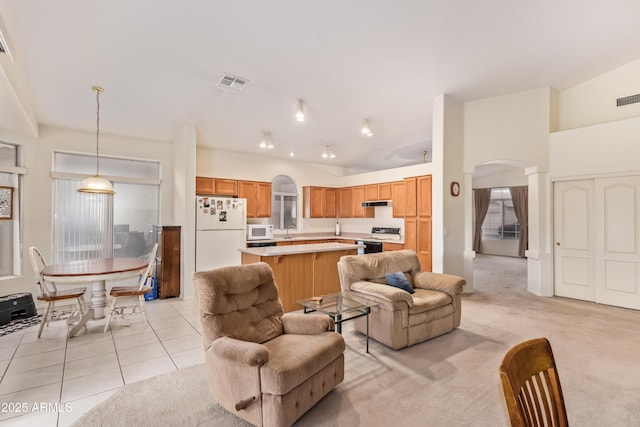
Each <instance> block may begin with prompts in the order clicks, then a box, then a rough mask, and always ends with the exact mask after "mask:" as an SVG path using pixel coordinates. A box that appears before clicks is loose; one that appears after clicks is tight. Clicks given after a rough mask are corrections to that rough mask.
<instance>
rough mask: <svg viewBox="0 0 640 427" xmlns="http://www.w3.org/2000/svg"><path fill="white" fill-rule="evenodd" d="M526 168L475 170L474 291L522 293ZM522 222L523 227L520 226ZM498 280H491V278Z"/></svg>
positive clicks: (500, 165) (505, 165)
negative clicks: (496, 288) (496, 289)
mask: <svg viewBox="0 0 640 427" xmlns="http://www.w3.org/2000/svg"><path fill="white" fill-rule="evenodd" d="M525 170H526V165H521V164H514V162H491V163H488V164H482V165H478V166H476V167H475V170H474V173H473V176H472V183H473V184H472V188H473V204H472V206H473V213H472V215H473V222H472V224H473V237H474V241H473V251H474V252H475V255H474V259H473V273H472V274H473V282H474V289H476V290H490V289H492V288H493V287H494V286H495V283H500V286H501V287H505V283H508V284H509V285H508V288H512V289H526V287H527V262H526V258H524V255H525V248H526V244H527V241H528V239H527V237H528V236H527V234H528V197H527V192H528V177H527V175H526V173H525ZM523 221H524V224H523V223H522V222H523ZM498 276H499V277H500V278H501V280H493V278H495V277H498Z"/></svg>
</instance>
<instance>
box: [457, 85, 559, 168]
mask: <svg viewBox="0 0 640 427" xmlns="http://www.w3.org/2000/svg"><path fill="white" fill-rule="evenodd" d="M552 102H553V93H552V91H551V90H550V89H548V88H544V89H538V90H532V91H528V92H520V93H515V94H510V95H505V96H500V97H495V98H488V99H483V100H480V101H472V102H467V103H465V105H464V129H465V132H464V170H465V172H467V173H473V171H474V168H475V167H476V166H477V165H482V164H485V163H489V162H492V161H496V160H510V161H519V162H525V163H526V164H528V165H537V166H538V167H540V168H543V169H548V167H549V130H550V126H551V124H550V123H551V116H552V113H551V110H552Z"/></svg>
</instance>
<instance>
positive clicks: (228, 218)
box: [196, 196, 247, 271]
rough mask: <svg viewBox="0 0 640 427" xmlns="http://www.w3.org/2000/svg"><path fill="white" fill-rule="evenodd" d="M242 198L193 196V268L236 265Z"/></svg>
mask: <svg viewBox="0 0 640 427" xmlns="http://www.w3.org/2000/svg"><path fill="white" fill-rule="evenodd" d="M246 202H247V201H246V199H236V198H231V197H215V196H196V271H204V270H211V269H214V268H218V267H226V266H229V265H240V263H241V255H240V251H239V249H240V248H244V247H245V239H246V235H247V234H246V228H247V215H246V210H245V208H246Z"/></svg>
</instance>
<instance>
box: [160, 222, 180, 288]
mask: <svg viewBox="0 0 640 427" xmlns="http://www.w3.org/2000/svg"><path fill="white" fill-rule="evenodd" d="M180 241H181V237H180V226H179V225H175V226H168V225H165V226H162V233H161V235H160V241H159V243H160V247H159V250H158V254H159V255H160V258H159V259H160V262H159V263H158V264H156V279H157V280H158V298H161V299H164V298H169V297H179V296H180Z"/></svg>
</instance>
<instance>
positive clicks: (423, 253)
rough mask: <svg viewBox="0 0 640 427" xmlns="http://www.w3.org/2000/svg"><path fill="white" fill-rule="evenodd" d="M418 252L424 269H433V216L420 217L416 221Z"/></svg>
mask: <svg viewBox="0 0 640 427" xmlns="http://www.w3.org/2000/svg"><path fill="white" fill-rule="evenodd" d="M416 253H417V254H418V259H419V260H420V267H421V268H422V271H431V270H432V258H431V218H422V217H418V219H417V221H416Z"/></svg>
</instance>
